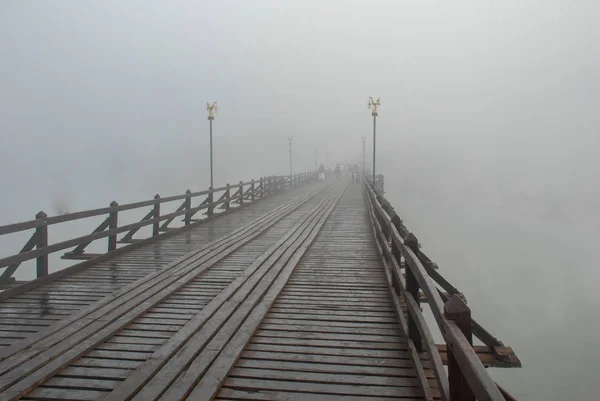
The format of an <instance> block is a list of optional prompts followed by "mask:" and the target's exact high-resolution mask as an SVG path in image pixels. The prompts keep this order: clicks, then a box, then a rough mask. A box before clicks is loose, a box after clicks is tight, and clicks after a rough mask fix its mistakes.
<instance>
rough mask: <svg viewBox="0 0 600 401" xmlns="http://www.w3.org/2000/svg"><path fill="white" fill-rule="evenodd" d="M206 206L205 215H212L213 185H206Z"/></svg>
mask: <svg viewBox="0 0 600 401" xmlns="http://www.w3.org/2000/svg"><path fill="white" fill-rule="evenodd" d="M208 191H209V192H208V208H207V209H206V216H207V217H212V215H213V209H214V205H213V204H212V203H213V187H208Z"/></svg>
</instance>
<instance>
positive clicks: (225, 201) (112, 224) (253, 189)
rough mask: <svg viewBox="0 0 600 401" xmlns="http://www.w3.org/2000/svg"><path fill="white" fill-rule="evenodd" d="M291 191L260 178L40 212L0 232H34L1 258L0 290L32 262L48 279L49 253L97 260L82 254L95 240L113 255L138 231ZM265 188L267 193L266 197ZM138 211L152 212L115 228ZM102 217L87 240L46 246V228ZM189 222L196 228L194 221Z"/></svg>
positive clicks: (280, 183) (306, 177) (301, 177)
mask: <svg viewBox="0 0 600 401" xmlns="http://www.w3.org/2000/svg"><path fill="white" fill-rule="evenodd" d="M294 177H295V180H300V181H303V182H307V181H310V180H312V179H314V178H315V177H316V175H315V173H312V172H311V173H307V174H297V175H295V176H294ZM267 182H269V184H270V185H265V184H266V183H267ZM256 183H258V185H256ZM245 186H248V190H247V191H246V192H244V187H245ZM291 186H292V185H291V183H287V184H286V183H285V182H284V180H282V179H279V178H276V177H274V176H273V177H271V178H268V179H265V178H261V179H260V181H255V180H251V181H247V182H243V181H240V182H239V183H238V184H235V185H231V186H230V185H226V186H222V187H219V188H214V189H213V188H209V189H208V190H205V191H198V192H191V191H190V190H188V191H186V193H184V194H181V195H175V196H169V197H164V198H163V197H160V196H159V195H156V196H155V197H154V199H151V200H146V201H141V202H134V203H129V204H124V205H119V204H118V203H117V202H114V201H113V202H112V203H111V204H110V206H109V207H105V208H98V209H91V210H85V211H80V212H75V213H70V214H65V215H60V216H53V217H48V216H46V214H45V213H44V212H40V213H38V215H37V216H36V219H35V220H30V221H24V222H20V223H15V224H8V225H4V226H0V236H1V235H7V234H12V233H17V232H21V231H25V230H28V229H35V230H36V231H35V233H34V234H33V235H32V236H31V238H30V239H29V241H28V242H27V244H25V246H24V247H23V248H22V249H21V252H19V253H17V254H14V255H10V256H7V257H4V258H0V268H3V267H6V269H5V270H4V272H3V273H2V275H0V284H5V283H8V282H10V281H11V280H12V275H13V274H14V272H15V271H16V270H17V268H18V267H19V265H20V264H21V263H22V262H24V261H27V260H31V259H37V275H38V278H39V277H42V276H45V275H47V274H48V255H49V254H51V253H54V252H58V251H61V250H65V249H68V248H71V247H75V248H74V249H73V251H71V252H67V253H66V254H65V255H64V256H63V258H65V259H86V258H87V259H90V258H93V257H95V256H99V255H98V254H84V252H85V248H86V247H87V246H88V245H89V244H90V243H92V242H93V241H95V240H98V239H102V238H108V251H109V252H110V251H114V250H116V249H117V243H132V242H134V241H139V240H134V239H133V238H132V237H133V235H134V234H135V233H136V232H137V231H138V230H139V229H140V228H142V227H146V226H152V236H158V235H160V232H161V231H162V232H164V231H167V230H172V229H171V228H169V227H167V226H168V225H169V223H171V222H172V221H173V220H174V219H175V218H176V217H178V216H184V219H183V221H184V223H185V225H189V224H191V222H192V217H193V215H194V214H196V213H197V212H198V211H200V210H205V209H206V210H207V213H206V214H207V215H208V217H211V216H212V215H213V211H214V210H215V208H216V207H217V206H219V205H227V206H228V207H229V205H230V203H231V202H234V201H236V202H237V203H238V204H239V206H238V207H243V206H244V205H245V204H250V203H251V202H252V201H258V200H260V199H262V198H263V197H265V196H268V195H272V194H275V193H277V192H278V191H280V190H282V189H285V188H288V187H291ZM265 187H267V188H266V189H267V190H266V191H265ZM231 188H234V189H237V191H236V192H235V194H233V195H232V194H231V193H230V190H231ZM219 192H223V195H222V196H221V197H219V199H218V200H217V201H214V194H215V193H219ZM203 195H205V196H207V198H206V199H205V200H204V201H203V202H201V203H200V204H199V205H198V206H196V207H192V206H191V201H192V199H193V198H195V197H198V196H203ZM246 196H247V199H249V200H251V202H244V197H246ZM177 200H183V203H182V204H181V205H180V206H179V207H178V208H177V209H176V211H175V212H172V213H168V214H164V215H161V212H160V210H161V208H160V205H161V204H163V203H167V202H173V201H177ZM143 207H152V209H151V210H150V212H149V213H147V214H146V215H145V216H144V217H143V218H142V220H141V221H139V222H136V223H131V224H127V225H124V226H121V227H119V226H118V224H117V223H118V213H119V212H122V211H127V210H133V209H139V208H143ZM102 215H108V217H107V218H106V219H105V220H104V221H103V222H102V223H101V224H100V225H99V226H98V227H97V228H96V229H95V230H94V231H93V232H92V233H91V234H88V235H84V236H80V237H77V238H72V239H69V240H66V241H62V242H58V243H55V244H48V235H47V231H48V226H49V225H53V224H58V223H64V222H69V221H74V220H80V219H85V218H89V217H95V216H102ZM194 221H196V222H197V221H199V220H194ZM161 222H163V224H162V225H160V223H161ZM124 232H127V234H126V235H125V236H123V237H122V238H121V240H122V241H117V235H118V234H121V233H124ZM34 248H35V249H34Z"/></svg>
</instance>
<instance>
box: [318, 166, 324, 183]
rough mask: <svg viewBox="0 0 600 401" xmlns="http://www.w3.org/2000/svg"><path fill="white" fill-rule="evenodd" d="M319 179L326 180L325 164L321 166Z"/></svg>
mask: <svg viewBox="0 0 600 401" xmlns="http://www.w3.org/2000/svg"><path fill="white" fill-rule="evenodd" d="M319 181H325V166H323V165H322V164H321V165H320V166H319Z"/></svg>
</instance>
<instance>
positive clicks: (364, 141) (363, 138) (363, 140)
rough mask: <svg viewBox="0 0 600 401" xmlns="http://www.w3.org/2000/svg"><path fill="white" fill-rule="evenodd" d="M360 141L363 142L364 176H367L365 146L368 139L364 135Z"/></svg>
mask: <svg viewBox="0 0 600 401" xmlns="http://www.w3.org/2000/svg"><path fill="white" fill-rule="evenodd" d="M360 139H361V140H362V143H363V162H362V176H363V177H364V176H365V173H366V170H365V145H366V142H367V137H366V136H364V135H361V136H360Z"/></svg>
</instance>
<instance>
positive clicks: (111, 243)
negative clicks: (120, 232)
mask: <svg viewBox="0 0 600 401" xmlns="http://www.w3.org/2000/svg"><path fill="white" fill-rule="evenodd" d="M117 206H119V204H118V203H117V201H112V202H110V207H117ZM118 225H119V212H110V213H109V214H108V229H109V230H116V229H117V227H118ZM115 249H117V234H113V235H109V236H108V252H111V251H114V250H115Z"/></svg>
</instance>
